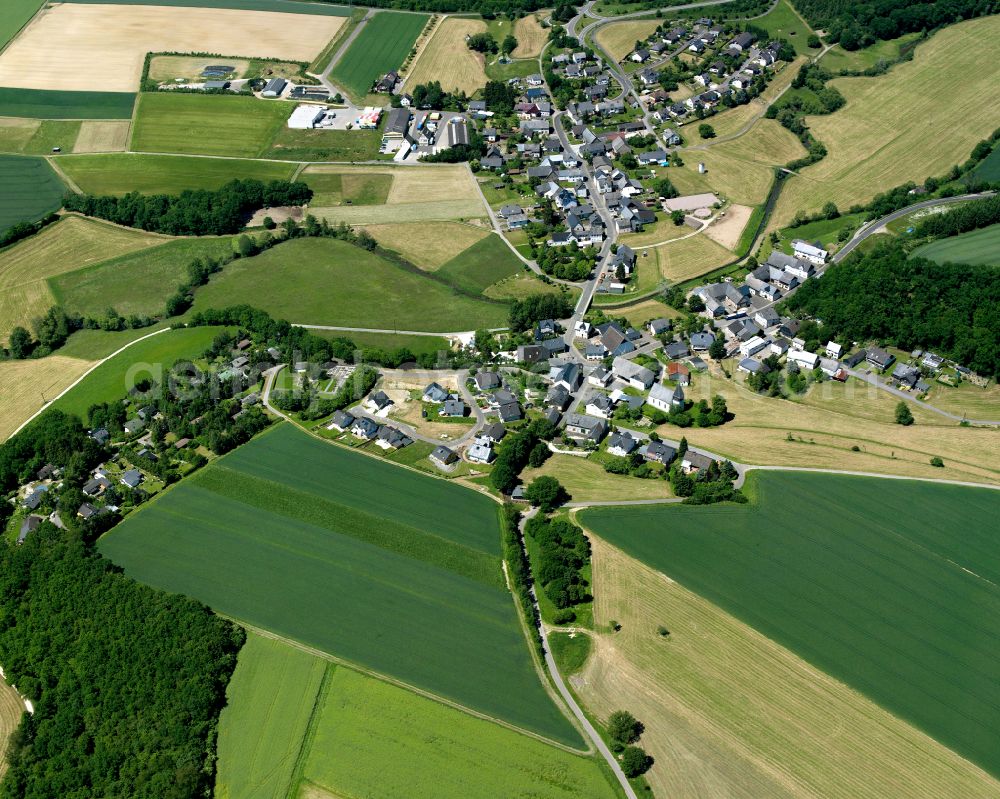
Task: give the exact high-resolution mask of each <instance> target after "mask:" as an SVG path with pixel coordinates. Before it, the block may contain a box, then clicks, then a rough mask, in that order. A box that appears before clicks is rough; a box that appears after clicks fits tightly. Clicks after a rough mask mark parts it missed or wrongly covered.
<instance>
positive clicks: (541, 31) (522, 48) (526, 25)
mask: <svg viewBox="0 0 1000 799" xmlns="http://www.w3.org/2000/svg"><path fill="white" fill-rule="evenodd" d="M542 16H543V14H541V13H538V14H529V15H528V16H526V17H521V19H519V20H518V21H517V22H515V23H514V38H515V39H517V47H516V48H515V49H514V52H513V53H511V56H513V57H514V58H538V56H539V54H540V53H541V52H542V48H543V47H544V46H545V41H546V39H547V38H548V35H549V33H548V31H547V30H546V29H545V28H543V27H542V24H541V19H542Z"/></svg>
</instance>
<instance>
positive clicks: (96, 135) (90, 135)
mask: <svg viewBox="0 0 1000 799" xmlns="http://www.w3.org/2000/svg"><path fill="white" fill-rule="evenodd" d="M131 126H132V123H131V122H130V121H129V120H127V119H107V120H103V119H99V120H85V121H83V122H81V123H80V135H79V136H77V137H76V144H74V145H73V152H74V153H123V152H125V150H126V149H127V148H128V133H129V130H130V128H131Z"/></svg>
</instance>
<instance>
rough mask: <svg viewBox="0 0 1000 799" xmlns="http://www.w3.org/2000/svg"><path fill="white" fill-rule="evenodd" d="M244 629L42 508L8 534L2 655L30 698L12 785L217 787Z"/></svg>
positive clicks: (67, 793) (70, 789) (66, 789)
mask: <svg viewBox="0 0 1000 799" xmlns="http://www.w3.org/2000/svg"><path fill="white" fill-rule="evenodd" d="M244 637H245V635H244V632H243V630H241V629H240V628H239V627H237V626H236V625H235V624H233V623H231V622H229V621H226V620H223V619H221V618H219V617H217V616H214V615H212V613H211V612H210V611H209V610H208V609H207V608H205V607H204V606H203V605H201V604H199V603H197V602H195V601H193V600H191V599H187V598H186V597H183V596H180V595H178V594H168V593H166V592H163V591H159V590H156V589H154V588H150V587H148V586H145V585H142V584H140V583H137V582H135V581H134V580H132V579H130V578H128V577H126V576H125V575H124V574H122V573H121V572H120V571H118V570H116V569H114V568H112V566H111V564H110V563H109V562H108V561H106V560H105V559H103V558H102V557H100V555H98V554H97V553H96V552H95V551H94V549H93V548H92V547H91V546H90V545H88V544H86V543H85V542H84V541H83V540H82V539H81V538H80V536H78V535H76V534H75V533H73V532H70V531H62V530H59V529H58V528H56V527H55V526H54V525H52V524H50V523H48V522H45V523H43V524H42V525H41V526H40V527H39V529H38V530H36V531H35V533H34V534H32V535H31V536H29V537H28V538H27V539H26V540H25V542H24V543H23V544H22V545H20V546H17V547H12V546H0V658H2V661H3V665H4V669H5V672H6V675H7V679H8V680H9V681H10V682H12V683H15V684H16V685H17V687H18V690H19V691H20V692H21V693H23V694H24V695H26V696H28V697H30V698H31V700H32V702H33V704H34V709H35V712H34V714H33V715H28V714H27V713H26V714H24V716H23V718H22V721H21V725H20V726H19V727H18V728H17V730H16V731H15V732H14V734H13V735H12V737H11V740H10V745H9V749H8V751H7V760H8V762H9V764H10V767H9V769H8V771H7V773H6V775H5V776H4V779H3V782H2V783H0V797H3V799H49V798H50V797H52V796H63V797H73V796H79V797H84V796H107V797H112V796H113V797H123V798H124V797H154V796H155V797H162V798H163V799H188V798H189V797H194V796H209V795H210V794H211V792H212V788H213V783H214V775H215V737H216V725H217V722H218V715H219V712H220V710H221V709H222V707H223V706H224V705H225V701H226V696H225V692H226V684H227V682H228V681H229V678H230V676H231V675H232V672H233V669H234V668H235V666H236V656H237V653H238V651H239V649H240V647H241V646H242V644H243V642H244Z"/></svg>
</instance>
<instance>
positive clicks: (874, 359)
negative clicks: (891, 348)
mask: <svg viewBox="0 0 1000 799" xmlns="http://www.w3.org/2000/svg"><path fill="white" fill-rule="evenodd" d="M865 360H866V361H868V363H870V364H871V365H872V366H874V367H875V368H876V369H879V370H883V369H888V368H889V367H890V366H892V363H893V361H895V360H896V356H895V355H892V354H891V353H888V352H886V351H885V350H883V349H881V348H880V347H872V348H871V349H870V350H868V354H867V356H866V357H865Z"/></svg>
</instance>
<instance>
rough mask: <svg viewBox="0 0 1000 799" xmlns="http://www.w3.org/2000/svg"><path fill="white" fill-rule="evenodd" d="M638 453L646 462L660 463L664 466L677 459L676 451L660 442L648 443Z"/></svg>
mask: <svg viewBox="0 0 1000 799" xmlns="http://www.w3.org/2000/svg"><path fill="white" fill-rule="evenodd" d="M639 451H640V452H641V453H642V457H643V458H645V459H646V460H647V461H652V462H653V463H661V464H663V465H664V466H668V465H670V463H671V462H672V461H673V459H674V458H676V457H677V450H676V449H674V448H673V447H671V446H670V445H669V444H664V443H663V442H661V441H650V442H649V443H648V444H646V445H645V446H643V447H642V449H640V450H639Z"/></svg>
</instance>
